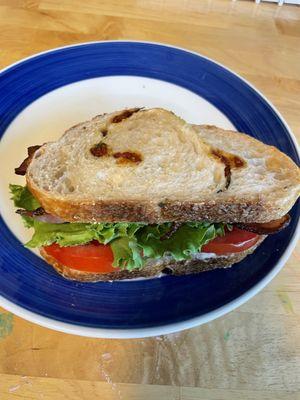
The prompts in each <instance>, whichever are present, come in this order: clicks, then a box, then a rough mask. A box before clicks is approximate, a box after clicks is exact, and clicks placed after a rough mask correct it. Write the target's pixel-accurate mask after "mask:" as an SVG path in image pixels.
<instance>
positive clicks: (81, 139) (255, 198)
mask: <svg viewBox="0 0 300 400" xmlns="http://www.w3.org/2000/svg"><path fill="white" fill-rule="evenodd" d="M26 180H27V185H28V187H29V189H30V191H31V192H32V193H33V194H34V195H35V196H36V198H37V199H38V200H39V201H40V203H41V204H42V206H43V207H44V208H45V209H46V211H47V212H49V213H51V214H54V215H57V216H59V217H61V218H63V219H65V220H66V221H69V222H72V221H82V222H92V221H95V222H97V221H98V222H120V221H129V222H130V221H131V222H133V221H136V222H137V221H141V222H147V223H161V222H165V221H192V220H198V221H200V220H205V221H211V222H228V223H235V222H245V223H252V222H257V223H259V222H268V221H271V220H274V219H277V218H280V217H281V216H283V215H284V214H286V213H287V212H288V211H289V210H290V208H291V207H292V206H293V204H294V203H295V201H296V200H297V198H298V196H299V191H300V172H299V168H298V167H297V166H296V165H295V163H294V162H293V161H292V160H291V159H290V158H289V157H287V156H286V155H285V154H283V153H281V152H280V151H279V150H278V149H276V148H274V147H272V146H267V145H265V144H263V143H261V142H259V141H258V140H255V139H253V138H251V137H250V136H248V135H245V134H241V133H237V132H233V131H226V130H223V129H220V128H217V127H211V126H203V125H202V126H201V125H200V126H196V125H190V124H187V123H185V122H184V121H183V120H182V119H180V118H179V117H177V116H175V115H174V114H173V113H171V112H169V111H166V110H162V109H150V110H138V109H132V110H125V111H124V110H123V111H119V112H116V113H112V114H106V115H102V116H98V117H95V118H94V119H93V120H91V121H87V122H84V123H82V124H79V125H77V126H75V127H73V128H71V129H69V130H68V131H67V132H66V133H65V134H64V135H63V136H62V138H61V139H60V140H58V141H57V142H54V143H48V144H45V145H44V146H42V147H41V148H40V149H39V150H38V151H37V152H36V153H35V155H34V157H33V158H32V161H31V163H30V165H29V167H28V170H27V174H26Z"/></svg>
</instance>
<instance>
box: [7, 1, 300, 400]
mask: <svg viewBox="0 0 300 400" xmlns="http://www.w3.org/2000/svg"><path fill="white" fill-rule="evenodd" d="M123 38H125V39H136V40H152V41H161V42H165V43H170V44H173V45H178V46H183V47H186V48H188V49H191V50H195V51H198V52H200V53H202V54H204V55H206V56H209V57H212V58H214V59H215V60H217V61H219V62H221V63H224V64H225V65H227V66H228V67H230V68H232V69H233V70H235V71H236V72H238V73H239V74H241V75H242V76H244V77H245V78H246V79H248V80H249V81H250V82H252V83H253V84H254V85H256V86H257V87H258V88H259V89H260V90H261V91H262V92H263V93H264V94H265V95H266V96H267V97H268V98H269V99H270V100H271V101H272V102H273V103H274V104H275V105H276V106H277V107H278V109H279V110H280V112H281V113H282V114H283V116H284V117H285V118H286V120H287V121H288V123H289V124H290V126H291V128H292V129H293V131H294V133H295V134H296V135H297V136H298V138H299V137H300V111H299V107H300V8H299V7H296V6H283V7H277V6H276V5H272V4H266V3H264V4H260V5H255V4H254V2H246V1H236V2H234V1H229V0H228V1H225V0H224V1H218V0H217V1H208V0H207V1H206V0H203V1H202V0H198V1H197V0H191V1H188V0H185V1H183V0H160V1H156V0H150V1H129V0H128V1H127V0H126V1H125V0H124V1H122V0H120V1H112V0H108V1H100V0H84V1H82V0H40V1H39V0H0V45H1V46H0V67H5V66H7V65H9V64H10V63H12V62H15V61H17V60H20V59H21V58H23V57H26V56H29V55H31V54H33V53H36V52H39V51H42V50H46V49H50V48H52V47H57V46H62V45H67V44H72V43H79V42H86V41H90V40H105V39H123ZM299 264H300V247H299V246H298V248H297V249H296V250H295V251H294V253H293V255H292V256H291V258H290V260H289V261H288V263H287V265H286V266H285V267H284V268H283V270H282V271H281V272H280V273H279V275H278V276H277V277H276V278H275V279H274V280H273V282H272V283H271V284H270V285H269V286H268V287H267V288H266V289H265V290H263V291H262V292H261V293H260V294H259V295H257V296H256V297H255V298H253V299H252V300H251V301H249V302H248V303H247V304H245V305H243V306H242V307H240V308H239V309H238V310H236V311H233V312H231V313H230V314H228V315H226V316H224V317H223V318H219V319H218V320H216V321H214V322H211V323H209V324H206V325H204V326H201V327H198V328H194V329H190V330H188V331H184V332H181V333H178V334H173V335H169V336H163V337H156V338H151V339H140V340H98V339H89V338H81V337H76V336H70V335H67V334H63V333H58V332H54V331H51V330H48V329H45V328H42V327H39V326H37V325H34V324H32V323H29V322H26V321H24V320H23V319H21V318H18V317H16V316H14V315H12V314H10V313H8V312H6V311H5V310H3V309H2V310H0V311H1V313H0V399H1V400H8V399H9V400H11V399H43V400H48V399H51V400H52V399H55V400H65V399H70V400H83V399H88V400H90V399H101V400H107V399H109V400H112V399H118V400H127V399H130V400H137V399H143V400H144V399H145V400H150V399H151V400H152V399H153V400H154V399H163V400H170V399H174V400H175V399H176V400H179V399H182V400H196V399H203V400H204V399H207V400H212V399H214V400H216V399H232V400H241V399H248V400H249V399H264V400H266V399H270V400H275V399H280V400H284V399H299V398H300V397H299V396H300V270H299ZM297 392H298V393H297Z"/></svg>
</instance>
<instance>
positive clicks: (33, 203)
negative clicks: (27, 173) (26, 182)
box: [9, 185, 41, 211]
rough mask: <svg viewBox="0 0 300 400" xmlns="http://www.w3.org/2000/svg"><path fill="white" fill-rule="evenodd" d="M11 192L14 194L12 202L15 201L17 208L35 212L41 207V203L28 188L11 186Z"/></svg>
mask: <svg viewBox="0 0 300 400" xmlns="http://www.w3.org/2000/svg"><path fill="white" fill-rule="evenodd" d="M9 190H10V192H11V194H12V197H11V200H13V202H14V205H15V207H18V208H24V209H25V210H28V211H34V210H36V209H37V208H39V207H41V205H40V203H39V202H38V201H37V199H36V198H35V197H33V195H32V194H31V193H30V191H29V190H28V188H27V186H21V185H9Z"/></svg>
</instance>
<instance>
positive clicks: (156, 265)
mask: <svg viewBox="0 0 300 400" xmlns="http://www.w3.org/2000/svg"><path fill="white" fill-rule="evenodd" d="M265 238H266V236H261V237H260V240H259V241H258V242H257V243H256V244H255V245H254V246H253V247H251V248H250V249H248V250H245V251H242V252H240V253H231V254H229V255H227V256H226V257H225V256H219V257H215V258H212V257H211V258H207V259H205V260H199V259H197V256H194V258H193V259H191V260H184V261H174V260H172V259H171V258H170V257H164V258H161V259H159V260H151V261H149V262H148V263H147V264H146V265H145V266H144V267H143V268H142V269H136V270H133V271H127V270H121V271H116V272H112V273H109V274H99V273H91V272H83V271H78V270H75V269H72V268H69V267H66V266H65V265H63V264H61V263H59V262H58V261H56V260H55V258H53V257H52V256H50V255H49V254H47V253H46V252H45V250H44V249H43V248H41V249H40V253H41V255H42V257H43V258H44V259H45V260H46V261H47V262H48V263H49V264H50V265H52V267H53V268H54V269H55V270H56V272H58V273H59V274H60V275H62V276H63V277H64V278H66V279H70V280H75V281H80V282H100V281H102V282H106V281H115V280H124V279H134V278H142V277H144V278H149V277H155V276H159V275H160V274H161V273H166V274H172V275H187V274H195V273H200V272H205V271H210V270H213V269H217V268H228V267H231V265H232V264H236V263H238V262H240V261H242V260H243V259H244V258H245V257H246V256H247V255H248V254H251V253H253V251H254V250H255V249H256V248H257V247H258V246H259V245H260V244H261V243H262V242H263V240H264V239H265Z"/></svg>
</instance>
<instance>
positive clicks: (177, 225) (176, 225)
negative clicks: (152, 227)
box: [160, 222, 182, 240]
mask: <svg viewBox="0 0 300 400" xmlns="http://www.w3.org/2000/svg"><path fill="white" fill-rule="evenodd" d="M181 225H182V223H180V222H173V223H172V225H171V226H170V229H169V230H168V231H167V232H166V233H165V234H164V235H163V236H161V238H160V240H166V239H170V237H171V236H172V235H174V233H175V232H176V231H178V229H179V228H180V227H181Z"/></svg>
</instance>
